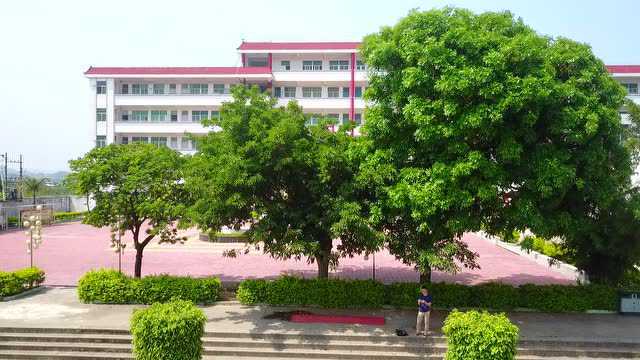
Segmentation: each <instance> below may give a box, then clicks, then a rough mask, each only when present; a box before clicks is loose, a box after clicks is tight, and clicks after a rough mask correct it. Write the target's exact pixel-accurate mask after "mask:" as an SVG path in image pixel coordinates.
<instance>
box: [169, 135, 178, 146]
mask: <svg viewBox="0 0 640 360" xmlns="http://www.w3.org/2000/svg"><path fill="white" fill-rule="evenodd" d="M169 147H170V148H172V149H177V148H178V138H177V137H172V138H171V143H170V145H169Z"/></svg>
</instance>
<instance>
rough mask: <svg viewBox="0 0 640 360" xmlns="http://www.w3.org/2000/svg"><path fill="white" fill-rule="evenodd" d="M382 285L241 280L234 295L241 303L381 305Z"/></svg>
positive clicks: (284, 279) (369, 283) (283, 278)
mask: <svg viewBox="0 0 640 360" xmlns="http://www.w3.org/2000/svg"><path fill="white" fill-rule="evenodd" d="M384 293H385V291H384V285H383V284H382V283H379V282H375V281H373V280H328V279H300V278H296V277H291V276H285V277H281V278H279V279H278V280H275V281H267V280H245V281H242V282H241V283H240V285H239V286H238V290H237V292H236V297H237V298H238V300H239V301H240V302H241V303H243V304H258V303H266V304H271V305H313V306H320V307H326V308H353V307H370V308H375V307H381V306H382V305H384Z"/></svg>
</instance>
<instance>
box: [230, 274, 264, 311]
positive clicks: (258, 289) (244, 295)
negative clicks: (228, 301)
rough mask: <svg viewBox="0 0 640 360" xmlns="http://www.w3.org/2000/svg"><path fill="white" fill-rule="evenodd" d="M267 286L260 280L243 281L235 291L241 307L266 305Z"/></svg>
mask: <svg viewBox="0 0 640 360" xmlns="http://www.w3.org/2000/svg"><path fill="white" fill-rule="evenodd" d="M268 285H269V284H268V283H267V281H266V280H262V279H249V280H243V281H241V282H240V284H239V285H238V290H236V298H237V299H238V301H240V303H241V304H243V305H255V304H264V303H268V301H267V286H268Z"/></svg>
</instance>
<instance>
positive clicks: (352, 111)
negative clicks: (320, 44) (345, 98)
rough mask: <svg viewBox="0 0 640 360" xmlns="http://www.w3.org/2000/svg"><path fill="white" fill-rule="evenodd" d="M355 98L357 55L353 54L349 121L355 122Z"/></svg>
mask: <svg viewBox="0 0 640 360" xmlns="http://www.w3.org/2000/svg"><path fill="white" fill-rule="evenodd" d="M355 96H356V53H351V84H350V86H349V120H351V121H354V120H355V117H356V116H355V114H356V113H355V108H354V105H355Z"/></svg>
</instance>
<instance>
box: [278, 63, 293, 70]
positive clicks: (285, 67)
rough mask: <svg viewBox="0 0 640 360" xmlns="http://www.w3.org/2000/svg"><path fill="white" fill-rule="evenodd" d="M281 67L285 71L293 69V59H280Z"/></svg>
mask: <svg viewBox="0 0 640 360" xmlns="http://www.w3.org/2000/svg"><path fill="white" fill-rule="evenodd" d="M280 69H281V70H283V71H289V70H291V61H289V60H282V61H280Z"/></svg>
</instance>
